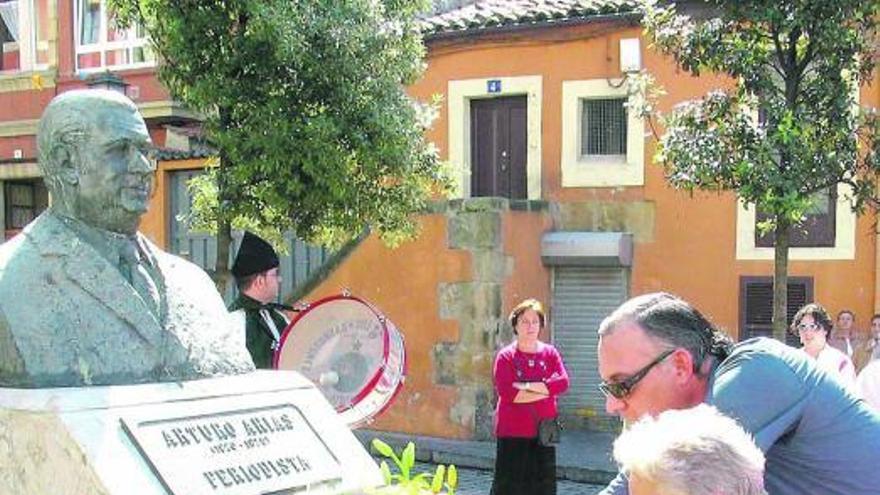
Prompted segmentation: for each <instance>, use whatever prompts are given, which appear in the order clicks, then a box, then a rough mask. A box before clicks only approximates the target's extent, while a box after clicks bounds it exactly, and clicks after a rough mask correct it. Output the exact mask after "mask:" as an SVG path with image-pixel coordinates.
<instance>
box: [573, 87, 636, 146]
mask: <svg viewBox="0 0 880 495" xmlns="http://www.w3.org/2000/svg"><path fill="white" fill-rule="evenodd" d="M581 101H582V105H581V156H583V155H626V132H627V129H626V119H627V116H626V107H625V104H626V98H603V99H583V100H581Z"/></svg>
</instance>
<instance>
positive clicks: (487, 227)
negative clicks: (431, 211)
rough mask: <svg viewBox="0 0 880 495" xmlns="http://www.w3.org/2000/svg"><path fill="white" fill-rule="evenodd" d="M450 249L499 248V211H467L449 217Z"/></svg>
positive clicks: (500, 246)
mask: <svg viewBox="0 0 880 495" xmlns="http://www.w3.org/2000/svg"><path fill="white" fill-rule="evenodd" d="M448 231H449V240H448V244H449V247H450V248H451V249H488V250H501V248H502V247H503V246H502V245H501V243H502V240H501V214H500V213H499V212H497V211H496V212H467V213H457V214H453V215H452V216H451V217H450V218H449V227H448Z"/></svg>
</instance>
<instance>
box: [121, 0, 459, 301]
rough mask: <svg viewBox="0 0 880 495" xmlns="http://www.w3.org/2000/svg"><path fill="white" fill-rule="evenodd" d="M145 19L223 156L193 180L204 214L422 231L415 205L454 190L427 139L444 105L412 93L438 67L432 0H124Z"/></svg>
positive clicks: (124, 11)
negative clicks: (428, 25) (429, 16)
mask: <svg viewBox="0 0 880 495" xmlns="http://www.w3.org/2000/svg"><path fill="white" fill-rule="evenodd" d="M110 7H111V10H112V11H113V12H115V15H116V17H115V18H116V22H118V23H119V24H120V25H130V23H132V22H137V23H140V24H141V25H143V26H144V27H145V28H146V30H147V32H148V33H149V35H150V39H151V43H152V47H153V49H154V50H155V51H156V53H157V54H158V56H159V59H160V64H159V68H158V75H159V78H160V80H161V81H162V82H163V83H164V84H165V85H166V86H167V87H168V88H169V90H170V91H171V93H172V95H174V97H176V98H178V99H180V100H181V101H182V102H183V103H184V104H186V105H187V106H188V107H189V108H191V109H193V110H196V111H198V112H201V113H202V114H203V115H204V116H205V130H206V135H207V138H208V140H209V142H210V143H211V144H212V146H213V147H214V148H215V149H216V150H217V157H216V159H215V160H212V162H211V163H210V166H209V167H208V173H207V174H205V175H204V176H202V178H201V179H199V180H197V181H195V182H194V183H191V184H190V190H191V191H192V192H193V196H194V210H195V215H194V218H193V219H192V220H193V224H194V226H195V227H196V228H198V229H200V230H207V231H211V232H214V231H216V232H217V234H218V257H217V259H218V263H217V264H218V267H217V272H216V273H215V276H217V277H218V278H219V281H218V284H221V285H224V284H225V281H226V279H228V271H227V269H226V260H227V258H228V249H229V226H230V225H232V226H235V227H241V228H244V227H246V228H250V229H254V230H256V231H258V232H261V233H262V234H263V235H266V236H267V237H269V238H270V239H275V240H277V239H280V233H281V232H283V231H284V230H287V229H289V228H293V229H295V230H296V232H297V234H298V236H300V237H302V238H304V239H307V240H312V241H318V242H321V243H324V244H326V245H336V246H338V245H340V244H341V243H342V242H344V241H345V240H347V239H350V238H352V237H353V236H355V235H357V234H359V233H361V232H363V229H364V228H365V227H366V228H370V229H373V230H375V231H377V232H378V233H379V234H380V235H381V236H382V237H383V239H385V240H386V241H387V242H389V243H392V244H393V243H395V242H397V241H400V240H402V239H405V238H408V237H411V236H413V235H415V233H416V223H415V221H414V219H413V217H412V214H413V212H415V211H418V210H419V209H421V208H422V207H423V205H424V203H425V201H426V199H428V198H429V197H430V195H431V193H432V191H436V190H438V189H437V188H438V186H439V187H440V188H442V187H445V185H446V184H447V182H446V181H445V180H444V179H443V177H442V176H441V173H440V167H439V164H438V160H437V153H436V150H435V149H434V148H433V146H431V145H430V144H428V143H427V142H426V141H425V138H424V130H425V128H426V127H427V125H428V124H429V123H430V119H431V114H432V113H433V107H431V106H430V105H420V104H417V103H416V102H415V101H413V100H412V99H411V98H409V97H408V96H407V94H406V93H405V86H406V85H408V84H411V83H412V82H414V81H415V80H416V78H417V77H418V76H419V75H420V74H421V73H422V71H423V69H424V62H423V58H424V45H423V44H422V40H421V35H420V33H419V30H418V27H417V20H416V15H417V14H418V12H420V11H422V9H424V8H427V7H428V5H426V4H424V3H423V2H422V1H421V0H377V1H373V0H110Z"/></svg>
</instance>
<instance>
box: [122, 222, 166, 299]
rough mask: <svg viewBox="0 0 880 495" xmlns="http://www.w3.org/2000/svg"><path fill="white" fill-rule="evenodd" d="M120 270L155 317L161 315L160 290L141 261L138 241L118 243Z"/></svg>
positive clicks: (127, 240)
mask: <svg viewBox="0 0 880 495" xmlns="http://www.w3.org/2000/svg"><path fill="white" fill-rule="evenodd" d="M118 248H119V270H120V271H121V272H122V275H123V276H124V277H125V278H126V280H128V281H129V283H131V286H132V287H133V288H134V290H135V292H137V293H138V295H140V296H141V299H143V301H144V303H145V304H146V305H147V307H148V308H150V311H152V312H153V314H154V315H156V316H158V315H159V305H160V297H159V289H158V287H157V286H156V282H155V281H154V280H153V277H151V276H150V273H149V271H148V270H147V267H146V264H145V263H143V262H142V261H141V255H140V253H139V251H138V247H137V241H135V240H134V239H130V240H129V239H125V240H122V241H120V242H119V243H118Z"/></svg>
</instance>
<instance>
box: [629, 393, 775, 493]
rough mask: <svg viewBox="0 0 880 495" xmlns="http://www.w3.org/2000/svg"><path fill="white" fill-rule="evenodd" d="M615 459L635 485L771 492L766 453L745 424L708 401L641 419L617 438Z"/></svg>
mask: <svg viewBox="0 0 880 495" xmlns="http://www.w3.org/2000/svg"><path fill="white" fill-rule="evenodd" d="M614 458H615V460H616V461H617V463H618V464H619V465H620V468H621V471H623V472H624V473H626V474H627V475H628V476H629V478H630V483H631V485H632V484H645V485H651V486H653V487H654V490H656V491H657V492H658V493H663V494H666V495H766V493H767V492H766V491H764V454H763V453H762V452H761V450H760V449H759V448H758V447H757V446H756V445H755V442H754V441H753V439H752V437H751V436H750V435H749V434H748V433H746V432H745V430H743V429H742V427H741V426H740V425H739V423H737V422H736V421H734V420H733V419H731V418H729V417H727V416H725V415H723V414H721V413H720V412H718V410H717V409H715V408H714V407H712V406H708V405H705V404H701V405H699V406H697V407H694V408H692V409H682V410H670V411H665V412H663V413H661V414H660V415H659V416H657V417H656V418H654V417H650V416H646V417H645V418H643V419H641V420H639V421H638V422H636V423H635V424H633V425H632V426H631V427H630V428H628V429H627V430H626V431H624V432H623V433H622V434H621V435H620V437H619V438H618V439H617V441H615V442H614ZM633 480H635V482H634V481H633ZM631 493H632V490H631ZM633 495H637V494H636V493H633Z"/></svg>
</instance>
